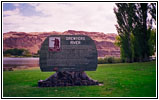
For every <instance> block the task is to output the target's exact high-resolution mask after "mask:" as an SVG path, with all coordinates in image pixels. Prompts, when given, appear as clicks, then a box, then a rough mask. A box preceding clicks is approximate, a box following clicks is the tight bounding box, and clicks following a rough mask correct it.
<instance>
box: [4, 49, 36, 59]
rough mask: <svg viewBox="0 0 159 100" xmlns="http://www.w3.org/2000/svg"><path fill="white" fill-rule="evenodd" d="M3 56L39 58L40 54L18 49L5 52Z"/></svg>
mask: <svg viewBox="0 0 159 100" xmlns="http://www.w3.org/2000/svg"><path fill="white" fill-rule="evenodd" d="M3 54H4V57H38V56H39V55H38V53H37V54H31V53H30V52H29V51H28V50H26V49H18V48H13V49H8V50H5V51H4V52H3Z"/></svg>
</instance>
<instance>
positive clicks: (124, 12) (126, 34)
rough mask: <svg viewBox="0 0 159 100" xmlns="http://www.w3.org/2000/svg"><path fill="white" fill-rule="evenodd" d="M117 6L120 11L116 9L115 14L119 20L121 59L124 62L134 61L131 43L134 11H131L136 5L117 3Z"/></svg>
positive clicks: (117, 27) (117, 26)
mask: <svg viewBox="0 0 159 100" xmlns="http://www.w3.org/2000/svg"><path fill="white" fill-rule="evenodd" d="M116 6H117V7H118V9H116V8H115V9H114V13H115V15H116V18H117V23H118V25H116V29H117V31H118V34H119V37H118V43H117V44H120V50H121V57H122V59H123V60H126V61H127V62H132V61H133V53H132V50H131V48H132V43H131V39H130V38H131V33H132V20H131V18H132V16H133V9H131V8H132V7H133V6H134V5H133V4H127V3H117V4H116Z"/></svg>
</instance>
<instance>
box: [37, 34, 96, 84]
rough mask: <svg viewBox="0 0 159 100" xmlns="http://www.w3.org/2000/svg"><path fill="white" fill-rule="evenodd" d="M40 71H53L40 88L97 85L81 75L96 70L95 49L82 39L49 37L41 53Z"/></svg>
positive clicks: (67, 36)
mask: <svg viewBox="0 0 159 100" xmlns="http://www.w3.org/2000/svg"><path fill="white" fill-rule="evenodd" d="M39 64H40V69H41V71H43V72H49V71H56V73H55V74H53V75H52V76H50V77H49V78H48V79H46V80H40V81H39V82H38V86H39V87H53V86H76V85H78V86H79V85H98V84H99V83H98V82H97V81H95V80H92V79H91V78H89V77H88V76H87V74H86V73H85V72H84V71H95V70H96V68H97V49H96V46H95V43H94V41H93V40H92V39H91V38H90V37H88V36H85V35H51V36H49V37H47V38H46V39H45V40H44V42H43V43H42V45H41V49H40V63H39Z"/></svg>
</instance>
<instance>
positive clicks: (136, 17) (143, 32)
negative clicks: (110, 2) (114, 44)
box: [114, 3, 156, 62]
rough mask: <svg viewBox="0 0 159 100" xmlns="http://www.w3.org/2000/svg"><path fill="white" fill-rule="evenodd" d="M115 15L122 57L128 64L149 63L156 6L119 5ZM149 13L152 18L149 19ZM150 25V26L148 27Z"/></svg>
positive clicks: (142, 4)
mask: <svg viewBox="0 0 159 100" xmlns="http://www.w3.org/2000/svg"><path fill="white" fill-rule="evenodd" d="M116 6H117V8H115V9H114V13H115V15H116V18H117V23H118V24H117V25H116V29H117V31H118V34H119V37H118V44H119V45H120V49H121V57H122V58H124V59H126V60H127V61H128V62H131V61H133V60H135V61H148V60H149V56H150V55H151V54H152V53H151V48H150V47H152V46H150V43H149V40H150V36H151V35H150V33H151V27H149V26H152V19H154V20H155V17H156V14H155V11H156V10H155V9H156V8H155V7H156V6H155V4H153V3H151V4H148V3H117V4H116ZM148 13H149V14H150V15H151V16H152V17H151V19H149V17H148ZM148 25H149V26H148Z"/></svg>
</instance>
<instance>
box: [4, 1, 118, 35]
mask: <svg viewBox="0 0 159 100" xmlns="http://www.w3.org/2000/svg"><path fill="white" fill-rule="evenodd" d="M114 7H115V4H114V3H110V2H90V3H86V2H81V3H79V2H78V3H75V2H74V3H68V2H66V3H64V2H63V3H51V2H49V3H48V2H43V3H3V32H9V31H18V32H50V31H59V32H63V31H67V30H78V31H89V32H104V33H117V31H116V28H115V24H116V23H117V22H116V18H115V14H114V12H113V8H114Z"/></svg>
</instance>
